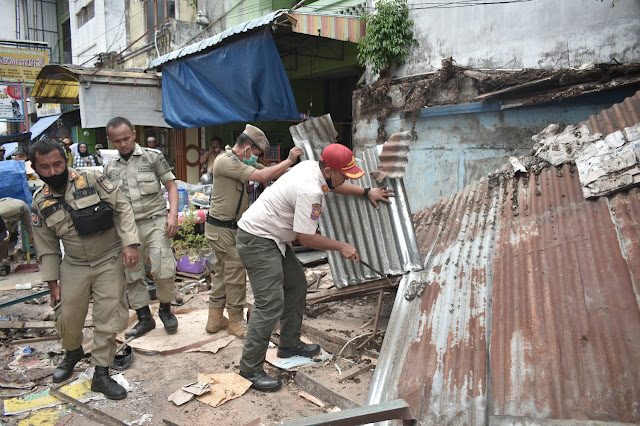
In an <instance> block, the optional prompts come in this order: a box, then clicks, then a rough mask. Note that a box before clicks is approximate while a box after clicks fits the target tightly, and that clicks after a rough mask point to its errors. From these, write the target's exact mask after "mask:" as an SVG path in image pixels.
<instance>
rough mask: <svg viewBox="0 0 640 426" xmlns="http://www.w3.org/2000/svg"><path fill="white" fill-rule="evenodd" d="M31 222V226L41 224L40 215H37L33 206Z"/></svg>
mask: <svg viewBox="0 0 640 426" xmlns="http://www.w3.org/2000/svg"><path fill="white" fill-rule="evenodd" d="M31 222H32V223H33V226H42V222H40V216H38V210H36V209H34V208H32V209H31Z"/></svg>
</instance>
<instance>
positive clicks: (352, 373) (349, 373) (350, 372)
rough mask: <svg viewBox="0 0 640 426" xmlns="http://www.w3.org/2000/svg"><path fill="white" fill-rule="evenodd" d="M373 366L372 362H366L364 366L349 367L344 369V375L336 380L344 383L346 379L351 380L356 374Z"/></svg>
mask: <svg viewBox="0 0 640 426" xmlns="http://www.w3.org/2000/svg"><path fill="white" fill-rule="evenodd" d="M374 367H375V365H373V364H367V365H365V366H362V365H356V366H355V367H353V368H351V369H349V370H348V371H345V376H344V377H341V378H340V380H338V382H340V383H344V382H346V381H347V380H351V379H353V378H354V377H357V376H359V375H361V374H362V373H364V372H366V371H369V370H371V369H372V368H374Z"/></svg>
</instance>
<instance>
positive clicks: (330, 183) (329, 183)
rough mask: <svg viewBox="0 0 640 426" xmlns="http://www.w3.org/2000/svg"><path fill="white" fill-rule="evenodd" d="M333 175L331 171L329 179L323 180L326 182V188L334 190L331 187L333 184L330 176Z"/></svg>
mask: <svg viewBox="0 0 640 426" xmlns="http://www.w3.org/2000/svg"><path fill="white" fill-rule="evenodd" d="M332 175H333V170H332V171H331V172H330V173H329V179H325V180H326V181H327V186H328V187H329V189H335V188H334V187H333V182H331V176H332Z"/></svg>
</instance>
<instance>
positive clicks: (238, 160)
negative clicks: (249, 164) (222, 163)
mask: <svg viewBox="0 0 640 426" xmlns="http://www.w3.org/2000/svg"><path fill="white" fill-rule="evenodd" d="M228 156H229V158H230V159H231V162H232V163H233V164H236V165H238V164H241V163H242V162H241V161H240V159H239V158H238V156H237V155H235V154H228Z"/></svg>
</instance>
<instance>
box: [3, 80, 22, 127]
mask: <svg viewBox="0 0 640 426" xmlns="http://www.w3.org/2000/svg"><path fill="white" fill-rule="evenodd" d="M23 102H24V101H23V99H22V86H21V85H19V84H0V120H3V121H24V107H23V105H22V103H23Z"/></svg>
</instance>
